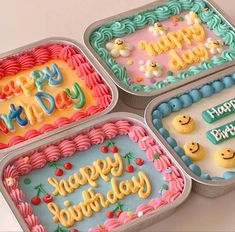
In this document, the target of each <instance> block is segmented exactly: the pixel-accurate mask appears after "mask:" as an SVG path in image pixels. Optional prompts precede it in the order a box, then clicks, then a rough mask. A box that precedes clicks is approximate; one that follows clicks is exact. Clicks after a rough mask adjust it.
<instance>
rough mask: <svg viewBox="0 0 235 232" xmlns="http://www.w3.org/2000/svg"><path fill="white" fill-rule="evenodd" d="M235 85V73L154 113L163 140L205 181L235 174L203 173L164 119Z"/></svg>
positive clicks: (161, 104) (154, 119)
mask: <svg viewBox="0 0 235 232" xmlns="http://www.w3.org/2000/svg"><path fill="white" fill-rule="evenodd" d="M233 85H235V72H234V73H232V74H230V75H226V76H224V77H223V78H220V79H218V80H215V81H212V82H211V83H208V84H204V85H203V86H201V87H199V88H197V89H192V90H190V91H189V92H187V93H183V94H181V95H180V96H175V97H173V98H171V99H170V100H168V101H166V102H160V103H159V104H158V105H157V106H156V107H155V109H154V110H153V112H152V120H153V125H154V126H155V128H156V129H157V130H158V131H159V132H160V133H161V135H162V136H163V138H164V139H165V140H166V141H167V142H168V143H169V145H170V146H171V147H172V148H173V149H174V150H175V152H176V153H177V154H178V155H179V157H180V158H181V159H182V161H183V162H184V163H185V164H186V166H187V167H188V168H189V169H190V170H191V171H192V172H193V173H194V174H195V175H197V176H199V177H201V178H202V179H205V180H224V179H229V178H231V177H233V176H235V172H232V171H227V172H224V174H223V177H216V176H214V177H211V176H210V175H209V174H208V173H207V172H202V170H201V168H200V167H199V166H198V165H196V164H194V163H193V162H192V160H191V158H190V157H189V156H187V155H186V154H185V153H184V150H183V148H182V147H180V146H178V145H177V141H176V140H175V139H174V138H172V137H171V135H170V133H169V131H168V130H167V129H166V128H164V126H163V123H162V118H163V117H166V116H168V115H170V114H171V113H173V112H178V111H180V110H181V109H184V108H188V107H190V106H192V105H193V103H195V102H198V101H200V100H201V99H203V98H207V97H210V96H212V95H213V94H215V93H218V92H221V91H223V90H224V89H226V88H231V87H232V86H233Z"/></svg>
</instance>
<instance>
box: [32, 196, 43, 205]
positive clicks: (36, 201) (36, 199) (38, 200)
mask: <svg viewBox="0 0 235 232" xmlns="http://www.w3.org/2000/svg"><path fill="white" fill-rule="evenodd" d="M31 203H32V204H33V205H39V204H40V203H41V198H40V197H39V196H34V197H32V198H31Z"/></svg>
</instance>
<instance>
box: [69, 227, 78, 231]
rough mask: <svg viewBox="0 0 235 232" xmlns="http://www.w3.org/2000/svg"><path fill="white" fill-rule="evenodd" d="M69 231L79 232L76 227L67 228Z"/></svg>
mask: <svg viewBox="0 0 235 232" xmlns="http://www.w3.org/2000/svg"><path fill="white" fill-rule="evenodd" d="M69 232H79V230H78V229H76V228H72V229H70V230H69Z"/></svg>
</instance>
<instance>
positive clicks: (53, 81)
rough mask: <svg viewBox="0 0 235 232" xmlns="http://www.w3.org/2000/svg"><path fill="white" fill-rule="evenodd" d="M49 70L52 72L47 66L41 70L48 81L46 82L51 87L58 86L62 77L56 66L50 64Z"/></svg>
mask: <svg viewBox="0 0 235 232" xmlns="http://www.w3.org/2000/svg"><path fill="white" fill-rule="evenodd" d="M51 68H52V70H50V68H49V67H48V66H47V67H45V68H44V69H43V72H44V73H45V75H47V76H48V78H49V81H48V82H49V85H52V86H55V85H59V84H60V83H61V82H62V80H63V76H62V74H61V72H60V70H59V68H58V66H57V65H56V64H52V65H51Z"/></svg>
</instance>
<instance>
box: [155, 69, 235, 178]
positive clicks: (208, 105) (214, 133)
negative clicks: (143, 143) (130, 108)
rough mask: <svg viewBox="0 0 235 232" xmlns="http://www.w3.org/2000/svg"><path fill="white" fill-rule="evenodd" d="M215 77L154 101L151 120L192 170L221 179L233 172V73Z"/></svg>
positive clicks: (233, 173)
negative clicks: (156, 101) (155, 103)
mask: <svg viewBox="0 0 235 232" xmlns="http://www.w3.org/2000/svg"><path fill="white" fill-rule="evenodd" d="M232 69H233V70H234V67H232V68H231V70H232ZM228 71H229V70H227V71H226V73H228ZM218 75H220V74H219V73H218V74H216V76H215V77H216V78H217V77H218ZM215 77H214V80H213V81H211V82H209V83H207V84H204V85H202V86H199V87H196V88H192V89H190V88H189V89H190V90H187V91H185V92H183V91H181V92H180V93H178V94H176V95H175V97H171V98H170V99H168V100H163V101H161V102H160V103H157V105H156V106H155V107H154V110H153V111H152V123H153V125H154V127H155V128H156V129H157V130H158V131H159V132H160V134H161V135H162V137H163V138H164V139H165V140H166V141H167V142H168V144H169V145H170V146H171V147H172V148H173V149H174V151H175V152H176V153H177V154H178V155H179V157H180V158H181V159H182V160H183V162H184V163H185V164H186V165H187V166H188V168H189V170H191V172H193V173H194V174H195V175H197V176H198V177H200V178H202V179H204V180H210V181H220V180H221V181H224V180H227V179H230V178H231V177H234V176H235V73H231V74H226V75H225V76H224V77H221V78H219V79H215ZM172 95H173V94H172Z"/></svg>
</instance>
